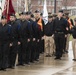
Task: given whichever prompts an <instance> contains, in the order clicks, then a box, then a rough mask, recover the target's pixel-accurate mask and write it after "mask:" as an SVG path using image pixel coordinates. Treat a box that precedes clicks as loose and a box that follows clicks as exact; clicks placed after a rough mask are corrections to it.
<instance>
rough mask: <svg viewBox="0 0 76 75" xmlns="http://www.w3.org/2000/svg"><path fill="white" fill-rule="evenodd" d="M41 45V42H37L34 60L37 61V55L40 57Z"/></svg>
mask: <svg viewBox="0 0 76 75" xmlns="http://www.w3.org/2000/svg"><path fill="white" fill-rule="evenodd" d="M40 45H41V41H39V42H37V44H36V56H35V60H37V59H39V55H40V50H41V49H40V47H41V46H40Z"/></svg>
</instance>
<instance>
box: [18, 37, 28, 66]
mask: <svg viewBox="0 0 76 75" xmlns="http://www.w3.org/2000/svg"><path fill="white" fill-rule="evenodd" d="M27 45H28V42H27V38H24V39H22V40H21V49H19V55H18V59H19V60H20V62H18V63H19V64H21V65H23V64H25V62H26V53H27V52H26V50H27Z"/></svg>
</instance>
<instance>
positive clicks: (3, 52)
mask: <svg viewBox="0 0 76 75" xmlns="http://www.w3.org/2000/svg"><path fill="white" fill-rule="evenodd" d="M8 52H9V42H5V43H3V42H2V43H1V42H0V69H6V68H7V65H8Z"/></svg>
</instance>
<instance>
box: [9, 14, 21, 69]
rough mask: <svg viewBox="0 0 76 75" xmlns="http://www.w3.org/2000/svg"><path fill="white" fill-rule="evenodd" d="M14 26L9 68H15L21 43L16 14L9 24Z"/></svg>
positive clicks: (11, 16) (11, 17)
mask: <svg viewBox="0 0 76 75" xmlns="http://www.w3.org/2000/svg"><path fill="white" fill-rule="evenodd" d="M8 24H10V25H11V26H12V46H11V47H10V51H9V66H8V68H12V69H13V68H15V62H16V56H17V52H18V45H20V42H19V35H18V27H19V26H18V23H17V22H16V16H15V14H11V15H10V21H9V23H8Z"/></svg>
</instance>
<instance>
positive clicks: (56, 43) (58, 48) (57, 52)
mask: <svg viewBox="0 0 76 75" xmlns="http://www.w3.org/2000/svg"><path fill="white" fill-rule="evenodd" d="M59 39H60V38H59V35H58V34H55V46H56V53H55V56H56V58H55V59H58V58H59V51H60V47H59Z"/></svg>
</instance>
